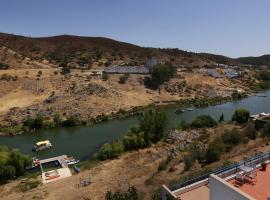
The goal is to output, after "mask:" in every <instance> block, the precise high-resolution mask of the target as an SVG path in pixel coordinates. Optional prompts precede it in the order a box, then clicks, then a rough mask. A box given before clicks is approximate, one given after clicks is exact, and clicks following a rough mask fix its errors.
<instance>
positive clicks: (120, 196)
mask: <svg viewBox="0 0 270 200" xmlns="http://www.w3.org/2000/svg"><path fill="white" fill-rule="evenodd" d="M105 199H106V200H139V194H138V191H137V189H136V188H135V187H134V186H132V187H129V188H128V191H127V192H120V191H117V192H115V193H112V192H111V191H108V192H107V193H106V196H105Z"/></svg>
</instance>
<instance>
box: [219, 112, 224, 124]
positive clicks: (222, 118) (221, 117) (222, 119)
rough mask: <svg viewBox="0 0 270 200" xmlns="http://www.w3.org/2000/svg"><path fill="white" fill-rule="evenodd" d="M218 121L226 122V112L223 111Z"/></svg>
mask: <svg viewBox="0 0 270 200" xmlns="http://www.w3.org/2000/svg"><path fill="white" fill-rule="evenodd" d="M218 122H219V123H220V122H224V114H223V113H222V114H221V115H220V117H219V120H218Z"/></svg>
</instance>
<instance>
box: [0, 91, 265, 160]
mask: <svg viewBox="0 0 270 200" xmlns="http://www.w3.org/2000/svg"><path fill="white" fill-rule="evenodd" d="M258 95H266V96H267V97H258ZM240 107H243V108H246V109H248V110H249V111H250V112H251V114H257V113H260V112H270V90H269V91H266V92H263V93H260V94H257V95H256V96H251V97H248V98H246V99H242V100H240V101H235V102H229V103H225V104H221V105H216V106H210V107H206V108H199V109H195V110H194V111H186V112H184V113H181V114H175V113H174V111H175V108H166V109H164V111H165V112H166V113H167V114H168V117H169V120H170V123H169V127H170V128H174V127H176V126H177V125H178V124H179V123H180V121H181V120H185V121H187V122H190V121H191V120H192V119H194V117H196V116H198V115H202V114H207V115H211V116H212V117H214V118H215V119H218V118H219V116H220V115H221V114H222V113H224V116H225V120H230V119H231V116H232V114H233V112H234V110H235V109H237V108H240ZM135 124H137V120H136V117H130V118H126V119H117V120H111V121H108V122H104V123H100V124H96V125H93V126H91V127H86V126H79V127H71V128H63V127H60V128H55V129H45V130H39V131H36V132H34V133H26V134H23V135H18V136H3V137H0V145H6V146H8V147H9V148H18V149H20V150H21V151H22V152H23V153H26V154H29V155H31V156H35V157H38V158H47V157H52V156H58V155H63V154H66V155H68V156H74V157H76V158H79V159H85V158H89V157H91V156H92V155H93V153H94V152H96V150H97V149H98V148H99V146H100V145H101V144H103V143H105V142H110V141H112V140H113V139H117V138H119V137H121V136H122V135H124V134H125V133H126V132H127V130H128V128H129V127H130V126H132V125H135ZM40 140H50V141H51V143H52V145H53V148H52V149H50V150H47V151H42V152H37V153H34V152H32V147H33V145H34V144H35V143H36V142H38V141H40Z"/></svg>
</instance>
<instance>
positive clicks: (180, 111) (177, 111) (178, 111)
mask: <svg viewBox="0 0 270 200" xmlns="http://www.w3.org/2000/svg"><path fill="white" fill-rule="evenodd" d="M183 112H185V110H183V109H176V110H175V111H174V113H175V114H181V113H183Z"/></svg>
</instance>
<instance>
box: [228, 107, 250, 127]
mask: <svg viewBox="0 0 270 200" xmlns="http://www.w3.org/2000/svg"><path fill="white" fill-rule="evenodd" d="M249 115H250V114H249V111H248V110H246V109H244V108H240V109H237V110H236V111H235V112H234V114H233V116H232V121H235V122H237V123H239V124H245V123H247V122H248V119H249Z"/></svg>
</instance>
